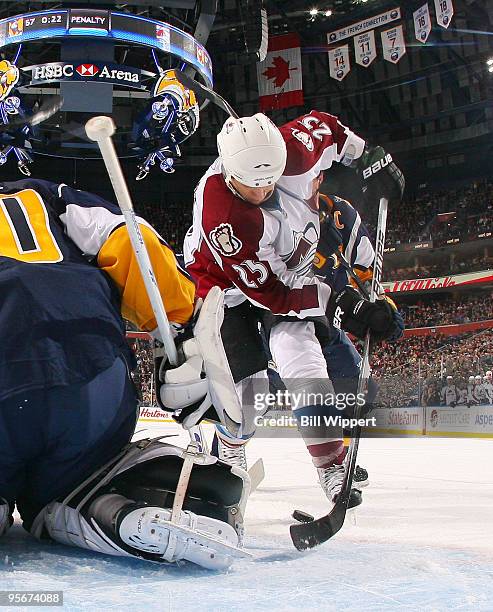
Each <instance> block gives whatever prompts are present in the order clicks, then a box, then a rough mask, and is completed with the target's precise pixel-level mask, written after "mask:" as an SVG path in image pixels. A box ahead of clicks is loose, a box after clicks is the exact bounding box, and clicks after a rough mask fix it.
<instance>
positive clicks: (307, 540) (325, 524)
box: [289, 500, 346, 550]
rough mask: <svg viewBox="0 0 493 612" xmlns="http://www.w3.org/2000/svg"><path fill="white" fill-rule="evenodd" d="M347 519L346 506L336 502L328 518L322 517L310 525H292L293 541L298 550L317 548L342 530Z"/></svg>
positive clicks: (290, 529)
mask: <svg viewBox="0 0 493 612" xmlns="http://www.w3.org/2000/svg"><path fill="white" fill-rule="evenodd" d="M341 501H342V500H341ZM345 517H346V506H345V504H344V503H337V502H336V504H335V506H334V507H333V508H332V510H331V512H329V514H327V515H326V516H322V517H321V518H319V519H316V520H314V521H312V522H310V523H298V524H296V525H291V526H290V528H289V532H290V534H291V540H292V541H293V544H294V546H295V547H296V548H297V549H298V550H308V549H309V548H315V546H318V545H319V544H323V543H324V542H326V541H327V540H329V539H330V538H331V537H332V536H333V535H335V534H336V533H337V532H338V531H339V530H340V529H341V527H342V526H343V525H344V519H345Z"/></svg>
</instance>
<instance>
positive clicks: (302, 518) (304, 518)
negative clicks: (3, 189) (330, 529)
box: [291, 510, 315, 523]
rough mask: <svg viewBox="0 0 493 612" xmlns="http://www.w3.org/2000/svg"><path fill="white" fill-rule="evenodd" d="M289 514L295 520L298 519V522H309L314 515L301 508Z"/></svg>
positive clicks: (312, 519) (313, 518)
mask: <svg viewBox="0 0 493 612" xmlns="http://www.w3.org/2000/svg"><path fill="white" fill-rule="evenodd" d="M291 516H292V517H293V518H294V520H295V521H298V523H311V522H312V521H314V520H315V517H314V516H312V515H311V514H308V512H303V510H294V511H293V514H292V515H291Z"/></svg>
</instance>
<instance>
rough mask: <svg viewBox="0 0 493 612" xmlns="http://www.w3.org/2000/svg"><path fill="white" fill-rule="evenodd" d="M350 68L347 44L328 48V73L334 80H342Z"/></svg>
mask: <svg viewBox="0 0 493 612" xmlns="http://www.w3.org/2000/svg"><path fill="white" fill-rule="evenodd" d="M350 70H351V65H350V63H349V45H342V47H337V48H336V49H330V50H329V74H330V76H331V77H332V78H333V79H335V80H336V81H342V79H343V78H344V77H346V76H347V75H348V74H349V72H350Z"/></svg>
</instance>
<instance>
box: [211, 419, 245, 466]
mask: <svg viewBox="0 0 493 612" xmlns="http://www.w3.org/2000/svg"><path fill="white" fill-rule="evenodd" d="M211 454H212V455H213V456H214V457H217V458H218V459H219V460H220V461H224V462H225V463H227V464H229V465H233V466H236V467H240V468H241V469H243V470H248V463H247V458H246V452H245V443H243V444H234V443H228V442H227V441H226V440H225V439H224V437H223V436H221V435H218V432H217V429H216V431H215V432H214V438H213V440H212V450H211Z"/></svg>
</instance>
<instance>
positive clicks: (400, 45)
mask: <svg viewBox="0 0 493 612" xmlns="http://www.w3.org/2000/svg"><path fill="white" fill-rule="evenodd" d="M382 48H383V59H385V60H387V61H388V62H392V63H393V64H397V62H398V61H399V60H400V59H401V57H402V56H403V55H404V53H406V43H405V42H404V32H403V30H402V26H401V25H400V26H396V27H395V28H390V29H389V30H384V31H383V32H382Z"/></svg>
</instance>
